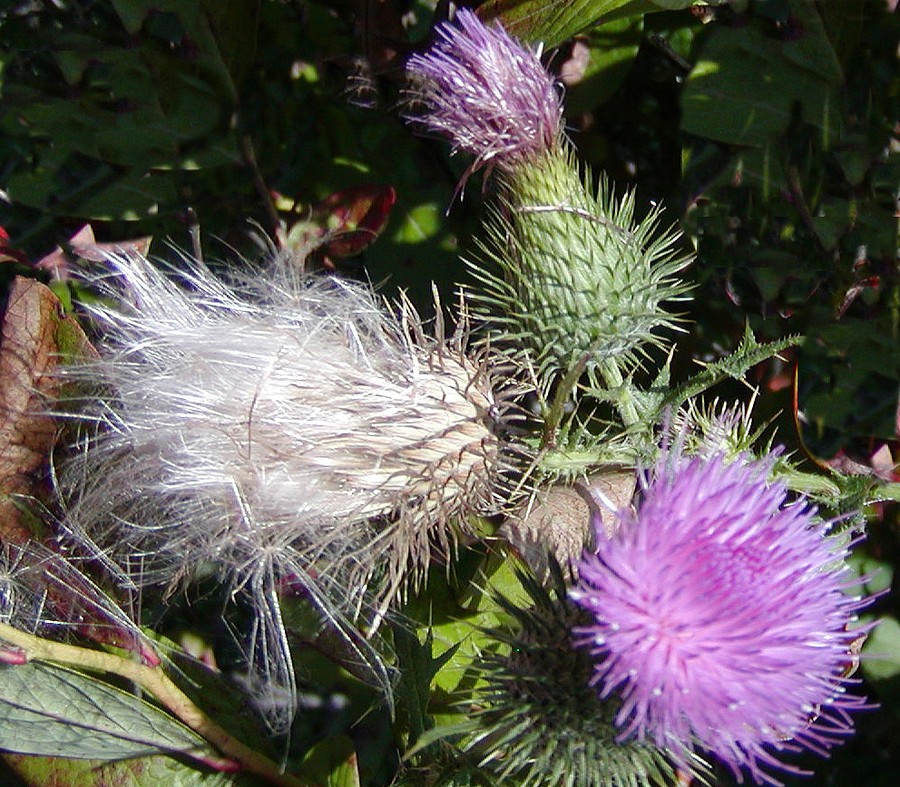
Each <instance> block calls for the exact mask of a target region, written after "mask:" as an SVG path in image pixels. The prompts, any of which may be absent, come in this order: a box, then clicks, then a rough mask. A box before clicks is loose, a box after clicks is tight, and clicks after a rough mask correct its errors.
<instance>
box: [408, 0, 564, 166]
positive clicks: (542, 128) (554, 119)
mask: <svg viewBox="0 0 900 787" xmlns="http://www.w3.org/2000/svg"><path fill="white" fill-rule="evenodd" d="M456 23H457V24H455V25H454V24H449V23H444V24H441V25H439V26H438V28H437V30H436V36H437V41H436V43H435V44H434V46H433V47H432V49H431V50H430V51H428V52H426V53H424V54H419V55H414V56H413V57H411V58H410V59H409V61H408V63H407V71H408V73H409V75H410V77H411V78H412V81H413V85H414V87H413V89H412V90H411V97H412V98H413V99H415V100H417V101H419V102H420V103H421V104H422V105H423V107H424V111H423V113H422V114H419V115H415V116H411V119H412V120H413V121H414V122H416V123H418V124H419V125H421V126H422V127H423V128H425V129H426V130H428V131H430V132H435V133H438V134H441V135H443V136H447V137H449V138H450V140H451V142H452V144H453V150H454V152H455V151H458V150H463V151H465V152H467V153H470V154H472V155H473V156H474V157H475V164H474V165H473V169H474V168H477V167H480V166H484V165H488V166H491V167H493V166H498V167H500V168H501V169H509V168H511V167H513V166H515V165H516V164H517V163H518V162H519V161H521V160H522V159H526V158H529V157H532V156H535V155H537V154H539V153H541V152H542V151H545V150H548V149H550V148H552V147H554V146H555V145H556V144H557V143H558V141H559V138H560V127H561V124H562V114H561V107H560V99H559V95H558V93H557V91H556V88H555V86H554V84H553V79H552V77H551V76H550V75H549V74H548V73H547V71H546V69H545V68H544V67H543V65H541V61H540V60H539V59H538V56H537V55H536V54H535V53H534V52H532V51H531V50H529V49H527V48H526V47H524V46H523V45H522V44H520V43H519V42H518V41H516V40H515V39H514V38H511V37H510V36H509V35H508V34H507V33H506V31H505V30H504V29H503V27H502V26H500V25H499V24H495V25H493V26H491V27H486V26H485V25H484V24H483V23H482V22H481V20H479V18H478V17H477V16H476V15H475V14H474V13H473V12H472V11H469V10H467V9H464V8H463V9H460V10H459V11H458V12H457V14H456Z"/></svg>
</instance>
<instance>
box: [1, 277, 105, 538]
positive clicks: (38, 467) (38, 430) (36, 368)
mask: <svg viewBox="0 0 900 787" xmlns="http://www.w3.org/2000/svg"><path fill="white" fill-rule="evenodd" d="M0 337H2V339H0V539H2V540H4V541H7V542H11V543H17V544H23V543H25V542H26V541H28V540H29V539H30V538H31V536H32V535H33V532H32V528H31V527H30V526H29V524H28V520H27V519H26V518H25V516H23V509H22V506H21V501H22V499H24V498H37V499H39V500H40V499H42V498H44V497H45V496H46V493H47V488H46V480H45V479H46V473H45V465H46V461H47V457H48V455H49V453H50V448H51V447H52V445H53V441H54V438H55V435H56V423H55V421H54V419H53V418H52V417H51V416H50V415H48V413H47V402H48V401H52V400H53V399H54V398H55V396H56V395H57V392H58V388H59V380H58V378H57V377H56V375H55V372H56V369H57V367H58V365H59V362H60V357H61V356H65V355H73V354H80V353H85V352H88V351H89V347H90V345H89V343H88V341H87V338H86V337H85V335H84V333H83V332H82V330H81V328H80V327H79V325H78V323H77V322H75V321H74V320H73V319H72V318H70V317H66V316H65V315H64V314H63V312H62V308H61V306H60V302H59V299H58V298H57V297H56V296H55V295H54V294H53V293H52V292H51V291H50V289H49V288H48V287H46V286H44V285H43V284H41V283H40V282H38V281H35V280H33V279H26V278H23V277H16V278H15V279H14V280H13V284H12V286H11V288H10V291H9V296H8V301H7V307H6V314H5V315H4V317H3V326H2V333H0Z"/></svg>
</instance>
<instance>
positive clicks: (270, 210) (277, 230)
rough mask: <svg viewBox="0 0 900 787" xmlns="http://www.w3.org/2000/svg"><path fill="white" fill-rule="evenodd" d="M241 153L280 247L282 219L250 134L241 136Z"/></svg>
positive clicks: (273, 235)
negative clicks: (260, 168)
mask: <svg viewBox="0 0 900 787" xmlns="http://www.w3.org/2000/svg"><path fill="white" fill-rule="evenodd" d="M240 145H241V155H242V156H243V157H244V164H245V165H246V166H247V167H248V168H249V170H250V174H251V175H252V176H253V186H254V188H255V189H256V193H257V194H258V195H259V199H260V202H261V203H262V206H263V209H264V210H265V212H266V217H267V218H268V220H269V224H270V225H271V232H272V237H273V238H275V239H276V240H277V241H278V245H279V248H280V247H281V245H282V240H283V238H282V233H281V221H280V219H279V218H278V211H277V210H275V206H274V205H273V204H272V195H271V194H269V187H268V186H267V185H266V181H265V179H264V178H263V176H262V172H260V171H259V165H258V164H257V162H256V151H255V150H254V149H253V140H252V139H251V137H250V135H249V134H242V135H241V137H240Z"/></svg>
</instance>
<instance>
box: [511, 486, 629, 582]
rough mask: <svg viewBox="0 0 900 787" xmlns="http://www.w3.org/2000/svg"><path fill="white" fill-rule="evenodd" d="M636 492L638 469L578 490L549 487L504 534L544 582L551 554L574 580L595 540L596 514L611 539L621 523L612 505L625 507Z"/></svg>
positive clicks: (538, 495) (517, 516) (520, 514)
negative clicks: (593, 523)
mask: <svg viewBox="0 0 900 787" xmlns="http://www.w3.org/2000/svg"><path fill="white" fill-rule="evenodd" d="M634 488H635V474H634V471H633V470H624V469H619V468H613V469H606V470H603V471H601V472H598V473H595V474H593V475H591V476H590V477H589V478H588V479H587V481H586V482H584V481H582V482H579V483H577V484H575V485H574V486H564V485H562V484H556V485H553V486H549V487H545V488H543V489H539V490H538V491H537V493H536V495H535V498H534V500H532V501H531V504H530V505H529V506H528V507H527V508H526V509H525V510H524V511H522V512H520V513H519V514H516V515H513V516H510V517H509V518H508V519H507V520H506V522H504V523H503V526H502V527H501V530H500V532H501V534H502V535H503V536H504V537H505V538H506V539H507V540H508V541H509V543H510V545H511V546H512V547H513V548H514V549H515V550H516V551H517V552H518V553H519V554H520V555H521V556H522V559H523V560H524V561H525V562H526V563H527V564H528V565H529V566H530V567H531V570H532V571H533V572H534V573H535V576H537V577H538V578H541V579H544V578H546V576H547V570H548V555H550V554H552V555H553V556H554V558H556V561H557V562H558V563H559V564H560V566H562V568H563V570H564V571H566V572H567V573H569V574H570V575H572V576H573V577H574V565H575V563H577V561H578V559H579V558H580V557H581V553H582V551H583V550H584V548H585V547H586V546H590V543H591V541H592V540H593V532H592V528H591V516H592V514H595V515H596V514H599V516H600V517H601V520H602V523H603V526H604V529H605V530H606V533H607V535H612V532H613V530H614V524H615V519H614V516H613V512H612V511H610V510H608V508H607V506H608V505H611V506H613V508H614V509H615V510H619V509H622V508H625V507H626V506H628V505H629V504H630V502H631V497H632V495H633V494H634Z"/></svg>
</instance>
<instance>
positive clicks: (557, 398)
mask: <svg viewBox="0 0 900 787" xmlns="http://www.w3.org/2000/svg"><path fill="white" fill-rule="evenodd" d="M591 355H592V353H590V352H587V353H585V354H584V355H582V356H581V358H579V359H578V362H577V363H574V364H572V366H571V367H570V368H569V371H567V372H566V374H565V377H563V378H562V380H560V383H559V385H558V386H557V388H556V393H555V394H554V395H553V401H552V402H551V404H550V409H549V410H547V416H546V418H544V431H543V435H542V436H541V449H542V450H545V449H550V448H555V447H556V434H557V432H558V431H559V425H560V424H561V423H562V419H563V415H565V412H566V402H567V401H568V399H569V394H571V393H572V391H573V389H574V388H575V386H576V385H577V384H578V380H579V379H580V378H581V375H582V374H584V370H585V368H587V363H588V361H589V360H590V359H591Z"/></svg>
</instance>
